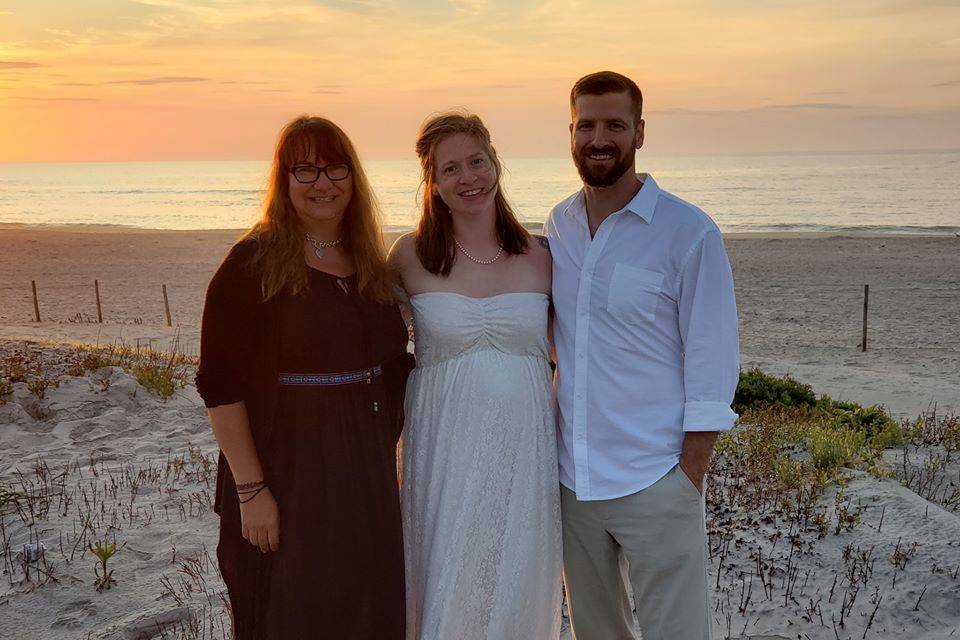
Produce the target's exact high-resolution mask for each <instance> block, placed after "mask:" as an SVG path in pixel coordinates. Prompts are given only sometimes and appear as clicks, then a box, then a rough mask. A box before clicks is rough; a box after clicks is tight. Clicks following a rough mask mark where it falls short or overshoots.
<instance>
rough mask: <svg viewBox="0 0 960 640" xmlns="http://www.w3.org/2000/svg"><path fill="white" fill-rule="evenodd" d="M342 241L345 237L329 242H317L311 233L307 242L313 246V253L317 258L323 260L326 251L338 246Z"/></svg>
mask: <svg viewBox="0 0 960 640" xmlns="http://www.w3.org/2000/svg"><path fill="white" fill-rule="evenodd" d="M341 240H343V236H340V237H339V238H337V239H336V240H333V241H329V242H328V241H327V240H317V239H316V238H314V237H313V236H311V235H310V234H309V233H308V234H307V242H309V243H310V244H312V245H313V253H314V255H316V256H317V258H323V254H324V253H325V251H324V249H329V248H330V247H335V246H337V245H338V244H340V241H341Z"/></svg>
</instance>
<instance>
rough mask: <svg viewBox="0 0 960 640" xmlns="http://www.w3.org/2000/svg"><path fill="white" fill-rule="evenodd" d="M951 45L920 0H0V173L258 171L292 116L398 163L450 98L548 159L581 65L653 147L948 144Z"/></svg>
mask: <svg viewBox="0 0 960 640" xmlns="http://www.w3.org/2000/svg"><path fill="white" fill-rule="evenodd" d="M957 33H960V7H957V6H949V5H947V4H944V3H938V2H926V1H920V0H918V1H915V2H906V1H900V0H877V1H875V2H864V1H860V0H855V1H853V2H848V3H843V4H842V5H841V6H837V5H835V4H833V3H828V2H825V1H820V2H811V3H806V5H805V6H804V7H802V8H799V7H795V6H786V5H780V4H779V3H778V4H777V5H770V6H761V7H758V6H755V5H754V4H753V3H746V2H733V3H728V4H726V5H724V6H723V7H720V6H718V5H716V4H714V3H709V2H706V1H688V2H680V3H675V2H674V3H666V2H644V3H633V2H610V3H593V2H586V1H580V0H547V1H545V2H529V1H526V0H521V1H520V2H516V1H514V2H506V1H501V0H453V1H451V2H448V3H435V2H430V3H428V2H404V3H400V2H396V1H393V0H382V1H381V0H353V1H346V2H323V1H304V0H294V1H292V2H280V1H268V2H252V3H244V2H233V1H230V0H203V1H200V2H192V1H187V0H140V1H126V0H124V1H121V0H92V1H90V2H85V3H82V4H78V3H67V2H49V1H42V0H41V1H39V2H24V1H21V0H17V1H14V2H0V122H2V123H3V125H2V127H0V161H76V160H161V159H163V160H166V159H255V158H257V159H258V158H264V157H266V156H268V155H269V153H270V150H271V147H272V145H273V143H274V140H275V137H276V134H277V131H278V130H279V128H280V127H281V126H282V125H283V123H284V122H286V121H287V120H289V119H290V118H292V117H293V116H295V115H297V114H299V113H304V112H310V113H322V114H324V115H327V116H329V117H331V118H333V119H334V120H336V121H338V122H339V123H341V124H342V126H343V127H344V128H345V129H346V130H347V131H348V133H349V134H350V135H351V137H353V138H354V140H355V142H356V143H357V146H358V147H359V148H360V149H361V151H362V152H363V154H364V156H365V157H369V158H409V157H411V155H412V144H413V139H414V136H415V133H416V130H417V127H418V126H419V124H420V123H421V122H422V121H423V119H424V118H425V117H426V116H428V115H429V114H431V113H433V112H437V111H441V110H444V109H448V108H451V107H466V108H469V109H471V110H473V111H475V112H477V113H479V114H480V115H481V116H482V117H484V119H485V120H486V121H487V123H488V125H489V127H490V129H491V131H492V132H493V134H494V137H495V142H496V143H497V145H498V148H499V149H500V150H501V153H503V154H505V155H512V156H535V155H562V154H565V153H566V149H567V124H568V121H569V113H568V109H567V104H566V100H567V94H568V91H569V88H570V85H571V84H572V83H573V82H574V81H575V80H576V78H577V77H579V76H581V75H583V74H584V73H588V72H591V71H595V70H598V69H602V68H610V69H614V70H617V71H620V72H622V73H625V74H627V75H629V76H631V77H632V78H634V79H635V80H636V81H637V82H638V84H640V86H641V88H642V89H643V90H644V97H645V114H646V115H645V117H646V120H647V143H646V147H647V149H648V151H650V152H652V153H718V152H727V153H729V152H778V151H783V152H796V151H831V150H858V149H923V148H930V149H934V148H956V147H960V126H958V124H960V75H958V71H957V70H958V69H960V64H958V63H960V38H958V37H957V35H956V34H957Z"/></svg>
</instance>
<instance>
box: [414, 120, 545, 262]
mask: <svg viewBox="0 0 960 640" xmlns="http://www.w3.org/2000/svg"><path fill="white" fill-rule="evenodd" d="M458 133H466V134H469V135H471V136H473V137H474V138H476V139H477V141H478V142H479V143H480V145H481V146H482V147H483V149H484V151H486V153H487V155H488V156H489V157H490V161H491V162H492V163H493V166H494V168H495V169H496V172H497V193H496V196H495V202H496V207H497V218H496V233H497V241H498V242H499V243H500V246H501V247H503V250H504V251H506V252H507V253H509V254H512V255H517V254H521V253H526V252H527V243H528V242H529V241H530V233H529V232H528V231H527V230H526V229H524V228H523V226H522V225H521V224H520V223H519V222H518V221H517V216H516V215H515V214H514V212H513V208H512V207H511V206H510V203H509V202H507V198H506V196H504V194H503V187H502V185H501V183H500V175H501V173H502V167H501V165H500V159H499V158H498V157H497V152H496V150H495V149H494V148H493V144H491V142H490V132H489V131H488V130H487V128H486V127H485V126H484V124H483V121H481V120H480V118H478V117H477V116H475V115H473V114H470V113H459V112H451V113H443V114H440V115H438V116H434V117H432V118H430V119H429V120H427V121H426V122H425V123H424V124H423V126H422V127H421V128H420V133H419V134H418V135H417V147H416V148H417V156H418V157H419V158H420V172H421V185H422V187H423V210H422V211H421V213H420V222H419V224H418V225H417V232H416V237H415V246H416V250H417V257H418V258H420V263H421V264H422V265H423V267H424V268H425V269H426V270H427V271H429V272H430V273H432V274H434V275H439V276H444V277H446V276H448V275H450V269H452V268H453V264H454V263H455V262H456V260H457V252H456V245H455V244H454V241H453V216H452V215H451V213H450V207H448V206H447V205H446V203H445V202H444V201H443V198H441V197H440V196H439V195H435V194H434V193H433V185H434V182H435V181H436V177H437V145H438V144H440V142H442V141H443V140H444V139H446V138H448V137H450V136H452V135H456V134H458Z"/></svg>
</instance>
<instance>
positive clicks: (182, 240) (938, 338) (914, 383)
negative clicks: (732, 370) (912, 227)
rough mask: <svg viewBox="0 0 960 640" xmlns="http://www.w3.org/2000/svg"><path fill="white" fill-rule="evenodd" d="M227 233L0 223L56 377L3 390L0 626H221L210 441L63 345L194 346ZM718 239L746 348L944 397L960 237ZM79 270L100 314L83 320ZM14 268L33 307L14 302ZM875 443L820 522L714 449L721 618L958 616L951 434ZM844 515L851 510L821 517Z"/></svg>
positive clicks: (8, 259)
mask: <svg viewBox="0 0 960 640" xmlns="http://www.w3.org/2000/svg"><path fill="white" fill-rule="evenodd" d="M237 235H238V232H236V231H222V232H204V233H193V232H189V233H188V232H182V233H181V232H152V231H130V230H117V229H112V230H110V229H99V228H98V229H88V230H85V231H81V230H77V229H73V228H68V229H59V230H57V229H44V230H42V231H39V230H36V229H30V228H16V227H6V228H0V246H2V247H3V251H2V252H0V272H2V273H3V274H4V278H3V279H2V280H0V355H2V356H4V357H5V358H6V357H8V356H10V355H16V354H21V355H22V357H24V358H27V359H28V360H30V362H31V363H33V364H36V365H37V366H40V367H42V369H43V370H44V371H47V372H49V373H50V377H51V378H57V379H58V380H59V384H58V386H50V387H49V388H47V389H46V390H45V393H43V394H42V395H43V397H42V398H41V397H38V396H39V395H40V394H38V392H37V389H36V388H34V390H31V389H30V388H28V384H27V382H15V383H13V385H12V389H11V393H10V394H9V395H7V396H5V397H4V400H5V401H4V402H3V404H0V451H2V454H0V491H14V492H19V493H20V494H22V495H21V496H20V497H19V498H18V499H17V500H11V499H9V496H8V497H7V498H6V499H4V498H3V496H4V494H3V493H0V501H2V502H5V504H4V505H3V506H2V507H0V521H2V523H3V527H2V529H0V533H2V535H3V539H4V541H5V546H4V549H3V555H2V556H0V562H2V563H3V565H4V568H5V570H6V573H5V575H4V576H3V580H2V581H0V637H2V638H25V639H33V638H36V639H39V640H48V639H50V640H52V639H54V638H102V639H109V640H120V639H124V640H126V639H134V638H161V637H168V638H181V637H182V638H203V637H209V638H223V637H226V632H225V625H226V617H225V615H226V614H225V612H224V609H223V598H222V595H223V594H222V589H223V587H222V582H221V581H220V579H219V576H218V574H217V570H216V567H215V562H214V561H213V560H212V556H213V554H214V547H215V544H216V531H217V526H218V522H217V517H216V516H215V514H213V513H212V512H211V511H210V503H211V501H212V485H211V482H212V478H213V463H214V455H215V452H216V445H215V442H214V441H213V438H212V436H211V434H210V431H209V427H208V424H207V420H206V413H205V410H204V409H203V406H202V403H201V402H200V399H199V397H198V396H197V394H196V390H195V389H194V387H193V386H192V385H190V384H187V385H185V386H182V387H179V388H177V389H176V391H175V392H174V393H173V395H172V396H170V397H169V398H166V399H164V398H161V397H160V396H159V395H158V394H157V393H156V392H155V391H151V390H149V389H147V388H146V387H144V386H143V384H141V383H140V382H138V380H137V379H136V377H135V376H134V375H133V374H132V373H131V372H130V371H129V368H128V369H126V370H125V369H124V368H122V367H119V366H106V367H99V368H94V369H84V368H82V367H79V368H78V367H77V366H76V363H77V355H76V351H75V350H74V349H72V348H69V347H66V346H57V345H58V344H65V343H78V342H81V343H98V344H101V345H105V344H112V343H115V342H117V341H122V342H123V343H124V344H126V345H128V346H131V347H136V346H137V345H138V343H139V344H140V345H141V346H145V345H152V346H153V347H156V348H160V349H166V348H169V347H170V346H171V345H173V344H175V343H176V345H177V346H178V347H179V348H180V349H181V350H182V351H185V352H187V353H195V352H196V349H197V344H198V338H199V327H198V323H199V317H200V310H201V304H202V295H203V290H204V288H205V285H206V282H207V280H208V279H209V277H210V274H211V273H212V272H213V270H214V269H215V268H216V265H217V264H218V262H219V260H220V259H221V257H222V255H223V254H224V253H225V251H226V250H227V248H228V247H229V246H230V244H231V243H232V242H233V241H234V239H235V238H236V237H237ZM727 246H728V250H729V253H730V256H731V261H732V263H733V268H734V273H735V277H736V280H737V293H738V303H739V309H740V316H741V329H742V331H741V333H742V360H743V363H744V365H745V366H750V365H760V366H762V367H763V368H764V369H765V370H768V371H770V372H772V373H777V374H782V373H792V374H793V375H795V376H796V377H797V378H799V379H801V380H804V381H807V382H810V383H812V384H813V385H814V387H815V389H816V390H817V391H818V392H821V393H828V394H830V395H831V396H833V397H835V398H846V399H851V400H856V401H859V402H861V403H864V404H870V403H874V402H880V403H883V404H885V405H886V406H887V407H888V408H890V409H891V410H892V412H893V413H895V414H898V415H901V416H913V415H916V414H917V413H918V412H919V411H921V410H923V409H926V408H927V407H929V406H931V405H933V404H936V405H937V406H938V407H939V410H940V411H941V413H942V412H944V411H949V410H954V411H956V410H958V409H960V355H958V354H960V333H958V332H957V331H956V327H957V326H960V239H956V238H946V237H856V238H851V237H822V236H816V237H811V236H802V237H791V238H784V237H777V236H772V237H771V236H765V237H748V238H744V237H731V238H728V239H727ZM95 278H96V279H98V280H99V281H100V287H101V295H102V299H103V315H104V323H103V324H99V323H95V322H89V320H90V319H91V318H95V316H96V307H95V304H94V299H93V280H94V279H95ZM31 280H36V282H37V285H38V289H39V297H40V308H41V314H42V319H43V322H41V323H36V322H32V321H31V318H32V316H33V313H34V311H33V302H32V299H31V294H30V281H31ZM864 283H869V284H870V285H871V333H870V343H869V347H870V348H869V350H868V351H867V352H866V353H865V354H864V353H861V352H860V351H859V350H858V349H857V345H858V344H859V340H860V310H861V306H862V297H861V296H862V285H863V284H864ZM162 284H167V287H168V294H169V299H170V306H171V313H172V315H173V324H174V326H173V327H167V326H166V324H165V318H164V309H163V298H162V292H161V285H162ZM77 314H79V316H78V315H77ZM71 319H73V320H74V321H71ZM27 340H37V341H43V342H44V344H30V343H28V342H27ZM175 341H176V342H175ZM33 364H31V366H33ZM183 375H184V379H185V380H189V379H190V378H191V376H192V373H191V371H190V370H189V368H186V369H184V371H183ZM0 377H2V376H0ZM904 457H906V460H904ZM884 461H885V468H886V470H887V471H886V475H887V476H889V477H879V476H878V475H872V474H868V473H866V472H865V471H854V470H849V471H846V472H844V473H845V475H846V476H847V477H848V480H847V481H846V482H845V485H846V486H843V487H838V486H836V485H832V486H831V487H829V488H828V489H827V490H826V491H825V492H824V493H823V495H821V496H820V497H819V498H818V499H817V501H816V503H815V505H814V508H815V509H816V510H817V512H818V513H821V514H822V515H823V517H824V518H825V519H826V520H827V521H828V531H827V533H825V534H824V533H823V531H821V530H819V529H818V528H817V527H810V526H808V527H797V526H796V523H795V522H794V521H793V520H791V519H790V518H789V517H787V514H785V513H782V512H778V511H777V510H776V509H767V507H762V506H757V507H756V508H755V509H743V508H740V507H737V508H734V509H733V510H731V509H729V508H725V507H724V504H725V503H724V496H726V495H729V494H730V492H731V491H739V489H736V488H735V487H736V483H737V482H738V481H737V475H736V473H735V470H734V469H726V470H725V469H724V467H723V465H722V464H718V467H717V473H716V474H715V475H714V477H713V478H712V482H711V487H712V488H711V491H712V492H714V493H712V494H711V499H710V501H709V504H710V506H711V512H710V515H709V518H708V520H709V521H710V522H711V523H712V524H711V526H712V535H711V545H712V548H711V565H710V566H711V576H710V580H711V584H712V585H713V588H714V595H713V598H714V604H715V611H714V614H713V624H714V637H716V638H726V637H731V638H753V639H755V640H759V639H760V638H791V639H793V638H812V639H816V640H828V639H834V638H844V639H845V638H861V637H866V638H900V637H910V638H917V639H923V638H938V639H939V638H955V637H958V636H960V543H958V541H960V515H958V511H957V510H956V507H955V506H954V504H953V503H950V502H949V498H950V496H951V495H952V494H951V493H950V491H952V490H953V488H957V489H958V490H960V454H958V453H957V452H954V453H953V454H952V457H949V456H947V455H946V451H945V450H944V449H943V447H942V446H941V445H937V444H923V443H919V444H916V445H915V446H912V447H908V448H907V449H906V452H905V451H904V450H901V449H891V450H888V451H886V452H885V453H884ZM880 475H881V476H883V475H884V474H880ZM903 482H906V484H908V485H909V487H907V486H904V484H903ZM951 483H952V484H951ZM838 491H840V492H842V493H841V497H840V499H838V498H837V497H836V494H837V492H838ZM28 498H29V499H28ZM764 509H767V511H765V510H764ZM854 513H855V514H856V515H857V517H858V518H859V523H858V524H856V525H855V526H850V527H839V526H837V522H838V521H839V520H840V518H841V515H842V514H854ZM96 539H99V540H103V539H107V540H109V541H116V543H117V544H118V546H120V549H119V551H117V553H116V555H115V556H114V557H113V558H112V559H111V560H110V561H109V566H110V567H111V568H112V569H113V572H114V573H113V577H114V579H115V580H116V585H115V586H114V587H113V588H111V589H109V590H105V591H102V592H98V591H97V590H96V588H95V587H94V582H95V580H96V578H97V576H96V574H95V571H94V567H95V565H96V561H95V559H94V557H93V555H92V552H91V551H90V550H89V548H88V545H89V544H91V543H93V541H94V540H96ZM38 542H39V543H42V544H43V545H44V546H45V549H46V551H45V553H44V554H43V557H42V558H41V559H40V560H39V561H38V562H32V563H31V562H27V561H26V560H27V559H26V558H25V557H24V555H23V552H24V545H28V544H36V543H38ZM758 559H759V564H758ZM718 576H719V577H718ZM878 603H879V604H878ZM918 603H919V604H918ZM841 619H842V621H843V626H842V627H841V626H840V621H841ZM563 637H569V632H568V631H565V632H564V635H563Z"/></svg>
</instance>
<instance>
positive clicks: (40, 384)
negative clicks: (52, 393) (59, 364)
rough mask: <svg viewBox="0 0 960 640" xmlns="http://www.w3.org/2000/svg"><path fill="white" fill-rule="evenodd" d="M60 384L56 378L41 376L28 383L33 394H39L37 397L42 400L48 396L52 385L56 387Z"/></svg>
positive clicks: (28, 387)
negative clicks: (48, 390)
mask: <svg viewBox="0 0 960 640" xmlns="http://www.w3.org/2000/svg"><path fill="white" fill-rule="evenodd" d="M59 384H60V383H59V382H58V381H57V380H55V379H54V378H47V377H46V376H40V377H39V378H34V379H32V380H30V382H28V383H27V390H28V391H30V393H32V394H33V395H35V396H37V398H39V399H40V400H43V399H44V398H45V397H47V389H49V388H50V387H54V388H56V387H57V386H58V385H59Z"/></svg>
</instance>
